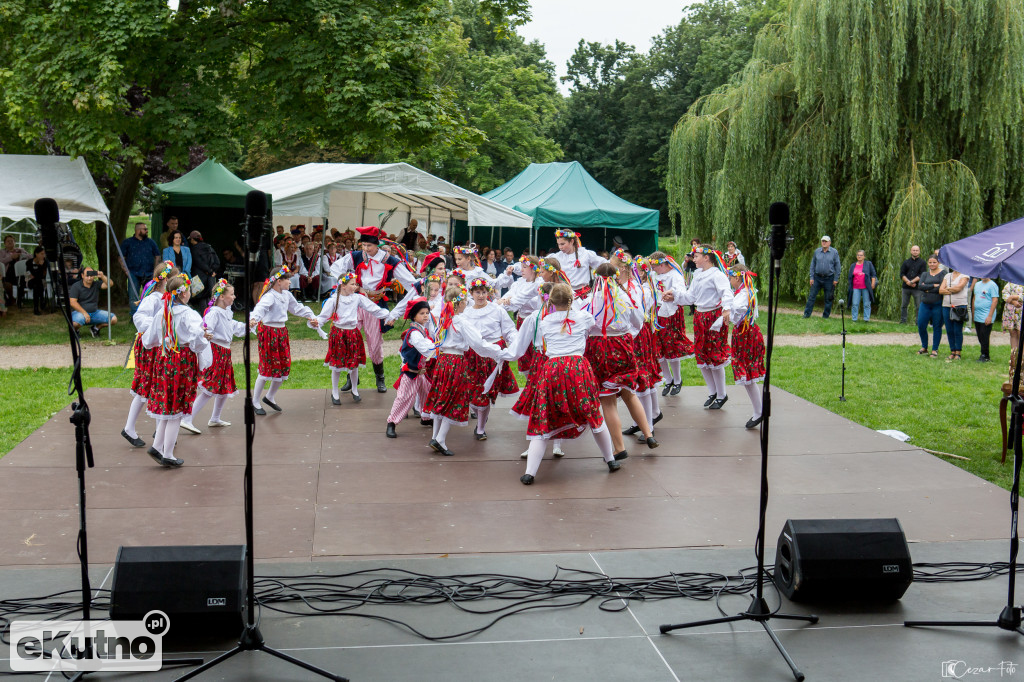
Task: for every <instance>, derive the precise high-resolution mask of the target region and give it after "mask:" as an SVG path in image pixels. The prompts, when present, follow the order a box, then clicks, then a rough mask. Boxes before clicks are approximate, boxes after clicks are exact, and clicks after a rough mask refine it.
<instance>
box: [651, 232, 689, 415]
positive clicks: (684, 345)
mask: <svg viewBox="0 0 1024 682" xmlns="http://www.w3.org/2000/svg"><path fill="white" fill-rule="evenodd" d="M648 261H649V262H650V264H651V269H652V270H654V274H653V275H651V280H652V283H653V289H654V294H655V301H656V305H657V307H658V314H657V315H656V316H655V318H654V329H655V332H654V337H655V339H657V341H658V356H659V358H660V359H661V371H662V373H663V374H664V375H665V376H666V377H667V383H666V384H665V389H664V390H663V391H662V392H661V394H662V395H668V394H669V393H671V394H672V395H679V391H680V389H681V388H682V387H683V382H682V374H681V372H680V369H679V365H680V363H681V361H682V360H684V359H686V358H692V357H693V342H692V341H690V337H688V336H687V335H686V318H685V317H684V314H683V308H682V304H680V303H679V299H680V298H681V297H682V295H683V293H684V292H685V291H686V283H685V281H684V280H683V271H682V270H681V269H680V268H679V265H678V264H677V263H676V262H675V260H674V259H673V258H672V256H669V255H666V254H665V253H663V252H662V251H655V252H654V253H652V254H651V257H650V258H649V259H648Z"/></svg>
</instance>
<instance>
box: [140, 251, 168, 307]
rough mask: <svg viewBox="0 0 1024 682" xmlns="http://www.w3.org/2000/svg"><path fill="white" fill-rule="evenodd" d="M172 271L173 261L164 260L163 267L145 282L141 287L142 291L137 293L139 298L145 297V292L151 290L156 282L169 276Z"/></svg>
mask: <svg viewBox="0 0 1024 682" xmlns="http://www.w3.org/2000/svg"><path fill="white" fill-rule="evenodd" d="M172 272H174V263H173V262H172V261H169V260H165V261H164V267H163V269H162V270H160V272H158V273H156V277H154V278H153V279H151V280H149V281H148V282H146V286H144V287H142V291H141V292H140V293H139V299H143V298H145V297H146V294H148V293H149V292H151V291H152V290H153V287H155V286H156V285H157V283H159V282H161V281H163V280H165V279H167V278H168V277H170V275H171V273H172Z"/></svg>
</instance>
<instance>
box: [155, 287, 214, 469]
mask: <svg viewBox="0 0 1024 682" xmlns="http://www.w3.org/2000/svg"><path fill="white" fill-rule="evenodd" d="M191 284H192V282H191V280H190V279H189V277H188V275H184V274H182V275H178V276H176V277H172V278H171V279H169V280H168V281H167V291H166V292H165V293H164V294H163V296H162V299H163V309H162V310H161V313H160V315H158V316H157V317H156V318H155V319H154V320H153V323H152V324H150V325H149V328H148V329H146V333H145V334H143V335H142V344H143V345H144V346H145V347H146V348H159V349H160V351H159V353H158V355H157V358H156V363H155V364H156V371H155V372H154V374H153V382H152V384H151V385H150V387H149V400H148V401H147V403H146V413H147V414H148V415H149V416H150V417H152V418H153V419H155V420H156V436H154V438H153V446H152V447H151V448H149V450H148V454H149V456H150V457H152V458H153V460H154V461H155V462H156V463H157V464H159V465H161V466H163V467H169V468H170V467H174V468H176V467H180V466H181V465H182V464H184V463H185V462H184V460H181V459H177V458H176V457H175V456H174V445H175V443H176V442H177V440H178V425H179V424H180V423H181V419H182V417H183V416H184V415H185V414H188V413H189V412H190V411H191V410H192V403H193V402H195V397H196V382H197V380H198V378H199V372H200V370H204V369H206V368H207V367H209V366H210V364H211V362H212V361H213V355H212V353H211V351H210V339H211V338H212V337H213V335H212V334H211V333H210V332H209V331H207V330H205V329H203V318H201V317H199V313H197V312H196V311H194V310H192V309H191V308H189V307H188V301H189V298H191V289H190V287H191Z"/></svg>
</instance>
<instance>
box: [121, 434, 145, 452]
mask: <svg viewBox="0 0 1024 682" xmlns="http://www.w3.org/2000/svg"><path fill="white" fill-rule="evenodd" d="M121 435H122V436H124V439H125V440H126V441H128V442H129V443H131V444H132V447H133V448H144V447H146V441H144V440H142V439H141V438H139V437H138V436H135V438H132V437H131V436H129V435H128V432H127V431H125V430H124V429H121Z"/></svg>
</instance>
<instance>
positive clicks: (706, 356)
mask: <svg viewBox="0 0 1024 682" xmlns="http://www.w3.org/2000/svg"><path fill="white" fill-rule="evenodd" d="M693 262H694V264H696V266H697V270H696V272H694V273H693V279H692V280H691V281H690V286H689V287H688V288H687V290H686V291H685V292H683V295H682V296H679V297H677V298H676V301H675V302H676V303H678V304H679V305H694V306H696V307H697V313H696V315H694V318H693V338H694V342H695V345H696V355H697V367H699V368H700V373H701V374H702V375H704V383H705V385H706V386H707V387H708V399H707V400H706V401H705V402H704V407H707V408H710V409H712V410H720V409H722V405H724V404H725V401H726V400H728V399H729V396H728V395H726V392H725V366H726V365H728V364H729V355H730V353H729V309H730V308H731V307H732V287H731V286H730V285H729V276H728V275H726V274H725V268H724V267H722V255H721V254H720V253H718V252H717V251H715V250H714V249H713V248H712V247H710V246H707V245H706V244H702V245H701V246H698V247H697V248H696V249H694V252H693ZM667 296H668V294H666V297H667Z"/></svg>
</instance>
